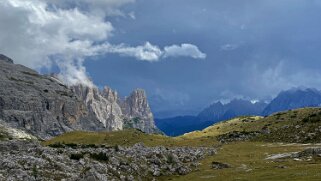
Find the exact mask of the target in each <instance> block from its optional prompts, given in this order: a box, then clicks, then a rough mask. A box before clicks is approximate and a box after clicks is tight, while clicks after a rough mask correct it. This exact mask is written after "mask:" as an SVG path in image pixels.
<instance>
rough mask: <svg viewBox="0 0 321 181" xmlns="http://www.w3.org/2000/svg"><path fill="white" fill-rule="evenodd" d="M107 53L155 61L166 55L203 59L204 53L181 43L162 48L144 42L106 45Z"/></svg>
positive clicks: (190, 45)
mask: <svg viewBox="0 0 321 181" xmlns="http://www.w3.org/2000/svg"><path fill="white" fill-rule="evenodd" d="M103 51H105V52H108V53H118V54H121V55H124V56H130V57H135V58H136V59H138V60H143V61H150V62H156V61H159V60H161V59H164V58H167V57H184V56H185V57H192V58H194V59H204V58H206V54H204V53H202V52H201V51H200V50H199V49H198V47H197V46H195V45H192V44H182V45H181V46H178V45H172V46H166V47H165V48H164V49H163V50H162V49H160V48H159V47H158V46H156V45H152V44H151V43H149V42H146V43H145V45H143V46H137V47H131V46H127V45H116V46H113V45H108V46H105V50H103Z"/></svg>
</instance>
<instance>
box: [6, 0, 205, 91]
mask: <svg viewBox="0 0 321 181" xmlns="http://www.w3.org/2000/svg"><path fill="white" fill-rule="evenodd" d="M133 2H135V0H94V1H93V0H70V1H60V0H59V1H58V0H45V1H43V0H23V1H22V0H5V1H0V23H1V26H0V52H1V53H3V54H6V55H8V56H9V57H12V58H13V59H14V60H15V62H16V63H20V64H23V65H26V66H28V67H31V68H35V69H40V68H42V67H48V68H50V67H51V66H52V65H53V64H56V65H58V66H59V68H60V71H61V74H60V77H62V78H63V80H64V81H65V82H66V83H68V84H75V83H84V84H87V85H92V83H91V82H90V80H89V78H88V77H87V73H86V68H85V67H84V66H83V62H84V61H85V60H86V57H89V56H95V55H99V54H105V53H117V54H120V55H124V56H130V57H135V58H136V59H138V60H145V61H158V60H160V59H162V58H166V57H169V56H191V57H193V58H205V56H206V55H205V54H203V53H201V52H200V51H199V50H198V48H197V47H196V46H194V45H190V44H183V45H181V46H177V45H173V46H169V47H165V49H164V50H162V49H160V48H159V47H158V46H156V45H152V44H150V43H148V42H147V43H146V44H145V45H141V46H136V47H131V46H128V45H125V44H120V45H112V44H110V43H109V42H108V38H109V37H110V36H112V33H113V31H115V28H114V27H113V26H112V24H111V22H109V21H106V18H107V19H108V17H109V16H110V15H113V16H115V15H120V16H123V15H124V14H123V13H122V12H121V11H120V10H119V7H120V6H122V5H125V4H128V3H133ZM131 14H132V16H134V13H131ZM125 17H128V15H126V16H125Z"/></svg>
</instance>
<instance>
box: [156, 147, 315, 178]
mask: <svg viewBox="0 0 321 181" xmlns="http://www.w3.org/2000/svg"><path fill="white" fill-rule="evenodd" d="M305 147H307V146H304V145H281V144H277V143H272V144H267V143H262V142H237V143H230V144H227V145H224V146H223V147H222V148H221V149H220V150H219V152H218V154H217V155H214V156H210V157H207V158H206V159H204V160H203V161H201V166H200V167H199V170H198V171H194V172H192V173H190V174H188V175H185V176H169V177H160V178H159V180H163V181H165V180H178V181H179V180H182V181H185V180H219V181H222V180H224V181H229V180H235V181H236V180H239V181H241V180H242V181H245V180H260V181H265V180H266V181H270V180H289V181H301V180H309V181H313V180H320V178H321V172H320V166H321V162H320V161H317V160H312V161H300V162H298V161H294V160H291V159H289V160H284V161H282V162H277V161H275V162H273V161H267V160H265V158H266V157H267V156H268V155H270V154H277V153H285V152H294V151H301V150H303V149H304V148H305ZM212 162H221V163H228V164H230V165H231V168H227V169H221V170H215V169H212V168H211V163H212Z"/></svg>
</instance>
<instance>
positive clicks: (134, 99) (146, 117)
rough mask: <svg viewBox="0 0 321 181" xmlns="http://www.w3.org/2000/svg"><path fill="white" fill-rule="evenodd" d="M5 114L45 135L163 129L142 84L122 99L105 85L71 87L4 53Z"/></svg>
mask: <svg viewBox="0 0 321 181" xmlns="http://www.w3.org/2000/svg"><path fill="white" fill-rule="evenodd" d="M0 119H2V120H3V121H4V122H6V123H7V124H8V125H10V126H11V127H12V128H21V129H24V130H25V131H26V132H28V133H31V134H33V135H34V136H37V137H39V138H42V139H49V138H52V137H54V136H57V135H60V134H62V133H65V132H69V131H74V130H87V131H102V130H104V131H115V130H123V129H126V128H136V129H140V130H142V131H144V132H146V133H160V131H159V130H158V129H157V127H156V126H155V124H154V119H153V114H152V113H151V110H150V108H149V105H148V101H147V97H146V94H145V92H144V91H143V90H136V91H134V92H133V93H132V94H131V95H130V96H129V97H128V98H126V99H124V100H123V99H120V98H119V97H118V95H117V92H115V91H113V90H111V89H110V88H108V87H106V88H105V89H104V90H102V91H101V90H99V89H98V88H96V87H85V86H82V85H76V86H73V87H67V86H66V85H64V84H63V83H62V82H61V81H59V80H58V79H57V78H56V77H54V76H44V75H40V74H38V73H37V72H36V71H34V70H32V69H29V68H27V67H25V66H22V65H16V64H14V63H13V60H11V59H10V58H8V57H6V56H4V55H0Z"/></svg>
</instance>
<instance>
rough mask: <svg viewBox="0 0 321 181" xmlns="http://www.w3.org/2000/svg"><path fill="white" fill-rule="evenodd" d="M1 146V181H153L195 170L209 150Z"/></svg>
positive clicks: (22, 143)
mask: <svg viewBox="0 0 321 181" xmlns="http://www.w3.org/2000/svg"><path fill="white" fill-rule="evenodd" d="M51 146H52V147H44V146H41V145H40V144H39V143H37V142H35V141H22V140H8V141H1V142H0V180H26V181H32V180H86V181H88V180H153V179H157V177H158V176H162V175H173V174H176V175H185V174H187V173H189V172H191V171H192V170H195V169H197V167H198V165H199V162H198V161H200V160H201V159H203V158H204V157H205V156H206V155H213V154H215V153H216V150H214V149H211V148H190V147H181V148H165V147H153V148H151V147H145V146H144V145H143V144H136V145H134V146H132V147H120V146H115V147H99V148H97V147H95V146H94V145H86V146H84V145H83V146H78V145H73V144H69V145H62V144H56V145H51Z"/></svg>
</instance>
